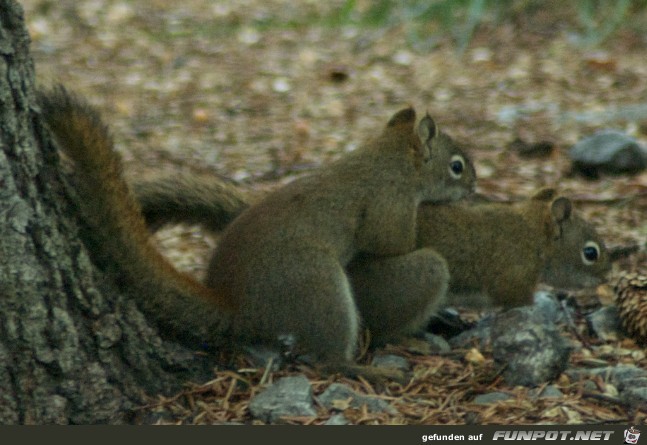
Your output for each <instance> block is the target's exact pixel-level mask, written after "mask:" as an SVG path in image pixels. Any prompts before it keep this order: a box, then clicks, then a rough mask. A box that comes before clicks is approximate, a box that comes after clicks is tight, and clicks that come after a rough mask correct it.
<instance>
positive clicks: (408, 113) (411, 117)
mask: <svg viewBox="0 0 647 445" xmlns="http://www.w3.org/2000/svg"><path fill="white" fill-rule="evenodd" d="M415 121H416V110H414V109H413V107H409V108H405V109H403V110H400V111H398V112H397V113H395V114H394V115H393V116H392V117H391V119H389V123H388V124H386V126H387V127H394V126H396V125H401V124H413V123H414V122H415Z"/></svg>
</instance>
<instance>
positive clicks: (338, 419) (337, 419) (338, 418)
mask: <svg viewBox="0 0 647 445" xmlns="http://www.w3.org/2000/svg"><path fill="white" fill-rule="evenodd" d="M324 425H350V422H349V421H348V419H347V418H346V417H344V415H343V414H341V413H337V414H333V415H332V416H330V418H329V419H328V420H326V421H325V422H324Z"/></svg>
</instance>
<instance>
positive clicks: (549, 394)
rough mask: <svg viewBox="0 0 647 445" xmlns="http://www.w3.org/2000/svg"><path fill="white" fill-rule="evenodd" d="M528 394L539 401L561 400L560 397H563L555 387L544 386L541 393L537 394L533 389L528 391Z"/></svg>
mask: <svg viewBox="0 0 647 445" xmlns="http://www.w3.org/2000/svg"><path fill="white" fill-rule="evenodd" d="M530 394H531V395H533V396H535V397H538V398H540V399H549V398H554V399H561V398H562V397H564V393H563V392H561V391H560V390H559V388H557V387H556V386H555V385H548V386H546V387H545V388H544V390H543V391H542V392H541V393H538V391H537V389H533V390H532V391H530Z"/></svg>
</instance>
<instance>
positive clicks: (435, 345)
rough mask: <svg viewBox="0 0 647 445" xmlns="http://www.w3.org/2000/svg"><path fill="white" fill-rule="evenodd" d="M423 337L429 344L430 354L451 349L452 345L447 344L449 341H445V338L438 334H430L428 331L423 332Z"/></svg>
mask: <svg viewBox="0 0 647 445" xmlns="http://www.w3.org/2000/svg"><path fill="white" fill-rule="evenodd" d="M423 338H424V339H425V341H426V342H427V343H428V344H429V349H430V350H431V352H430V353H431V354H437V353H441V352H449V351H451V349H452V347H451V346H449V343H447V340H445V339H444V338H442V337H441V336H440V335H434V334H430V333H429V332H425V334H424V337H423Z"/></svg>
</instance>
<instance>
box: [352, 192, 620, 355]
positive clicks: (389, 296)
mask: <svg viewBox="0 0 647 445" xmlns="http://www.w3.org/2000/svg"><path fill="white" fill-rule="evenodd" d="M572 207H573V206H572V203H571V201H570V200H569V199H568V198H566V197H563V196H557V193H556V190H555V189H553V188H543V189H540V190H539V191H537V192H536V193H535V194H534V195H533V196H532V197H531V198H530V199H527V200H523V201H520V202H517V203H493V202H486V203H479V204H472V203H466V202H462V203H448V204H443V205H433V204H422V205H421V207H420V209H419V211H418V239H417V246H418V247H419V248H425V247H426V248H432V249H434V250H435V251H436V252H437V253H438V254H439V255H441V256H442V257H443V258H444V259H445V260H446V261H447V265H448V267H449V274H450V282H449V287H448V290H447V293H446V296H445V299H441V300H439V301H437V302H436V307H437V308H438V309H439V308H441V307H444V306H461V307H467V308H476V309H484V308H495V307H499V308H504V309H508V308H513V307H516V306H521V305H525V304H530V303H531V302H532V296H533V290H534V288H535V287H536V285H537V284H538V283H539V282H543V283H545V284H549V285H551V286H554V287H558V288H566V289H571V288H583V287H592V286H596V285H598V284H601V283H602V282H603V281H604V279H605V276H606V275H607V273H608V272H609V270H610V269H611V263H610V257H609V253H608V251H607V249H606V247H605V245H604V242H603V241H602V239H601V238H600V236H599V235H598V234H597V233H596V231H595V228H594V227H593V226H592V225H591V224H590V223H588V222H587V221H585V220H584V219H582V218H581V217H580V216H579V215H577V214H576V213H575V212H574V211H573V208H572ZM348 274H349V277H350V278H351V282H352V284H353V290H354V291H355V299H356V302H357V307H358V309H359V311H360V313H361V314H362V316H363V320H364V323H365V324H366V325H367V327H368V328H369V330H370V331H371V333H372V337H373V338H375V341H376V342H377V343H383V342H385V341H387V340H390V339H392V338H397V337H400V336H401V335H399V334H401V333H400V332H398V329H397V326H399V325H400V324H401V318H402V313H401V312H402V311H403V310H406V309H405V308H402V307H401V306H399V305H398V304H397V299H398V296H399V295H403V294H406V295H409V297H408V298H415V297H413V296H411V295H424V294H425V287H424V286H425V283H424V282H422V285H421V281H420V278H419V274H418V271H413V270H402V269H396V268H394V267H393V265H391V264H389V261H388V258H375V257H373V256H371V255H360V256H357V257H356V258H355V259H354V260H353V261H352V262H351V263H350V264H349V266H348ZM394 300H395V301H394ZM389 303H390V307H389ZM424 326H425V323H423V322H421V323H420V324H419V325H418V327H419V328H422V327H424Z"/></svg>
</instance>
